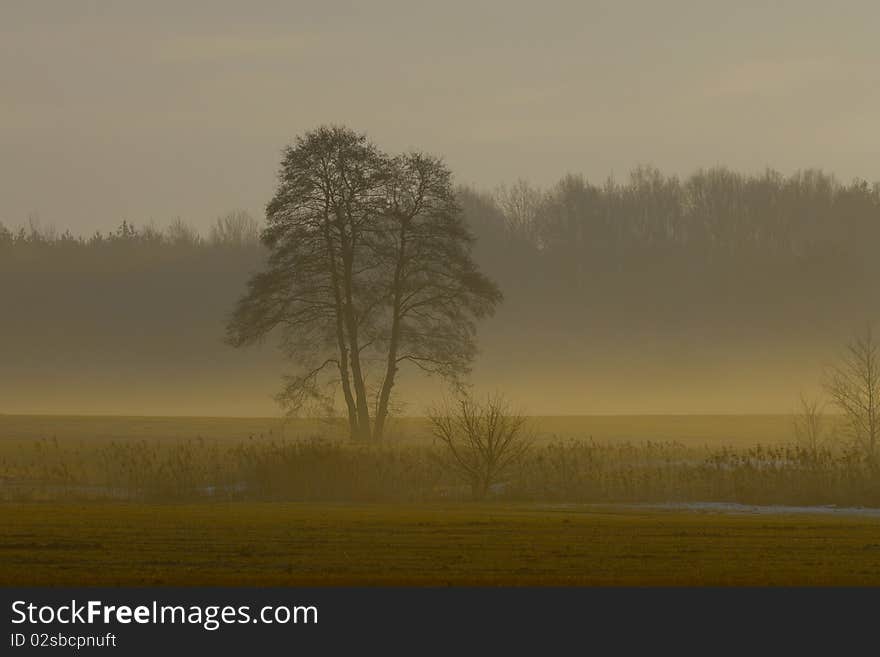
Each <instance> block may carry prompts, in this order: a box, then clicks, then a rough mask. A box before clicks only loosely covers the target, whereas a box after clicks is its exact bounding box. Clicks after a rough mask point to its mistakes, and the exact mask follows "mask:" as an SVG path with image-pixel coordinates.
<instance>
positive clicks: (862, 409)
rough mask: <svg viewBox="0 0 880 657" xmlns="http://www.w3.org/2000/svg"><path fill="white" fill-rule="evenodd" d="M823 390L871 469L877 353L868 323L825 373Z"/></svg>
mask: <svg viewBox="0 0 880 657" xmlns="http://www.w3.org/2000/svg"><path fill="white" fill-rule="evenodd" d="M825 389H826V390H827V392H828V394H829V395H830V397H831V400H832V401H833V403H834V405H835V406H837V408H838V409H840V411H841V412H842V413H843V415H844V417H845V419H846V428H847V431H848V434H849V437H850V438H851V439H852V441H853V443H854V444H855V446H856V447H857V448H858V449H859V450H860V451H861V453H862V454H863V455H864V457H865V460H866V461H867V462H868V464H869V465H870V466H871V467H872V468H876V467H877V465H878V459H877V457H878V454H877V448H878V441H880V353H878V344H877V341H876V339H875V338H874V332H873V330H872V328H871V326H868V327H867V328H866V329H865V332H864V333H863V334H861V335H857V336H856V337H854V338H853V339H852V340H851V341H850V343H849V344H848V345H847V347H846V352H845V354H844V356H843V357H842V358H841V360H840V362H839V363H838V364H836V365H834V366H833V367H832V368H831V369H830V370H829V371H828V375H827V380H826V382H825Z"/></svg>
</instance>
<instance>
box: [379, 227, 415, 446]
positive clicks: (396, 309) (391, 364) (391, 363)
mask: <svg viewBox="0 0 880 657" xmlns="http://www.w3.org/2000/svg"><path fill="white" fill-rule="evenodd" d="M406 227H407V226H406V221H402V222H401V224H400V248H399V249H398V252H397V263H396V265H395V268H394V282H393V284H392V285H393V290H394V301H393V304H392V311H391V312H392V320H391V335H390V338H389V341H388V360H387V362H386V365H385V378H384V379H383V381H382V390H381V392H380V393H379V406H378V408H377V409H376V425H375V427H374V428H373V440H374V441H376V442H379V441H381V440H382V434H383V433H384V431H385V420H386V418H387V417H388V402H389V401H390V399H391V389H392V388H393V387H394V379H395V377H396V376H397V352H398V347H399V346H400V324H401V322H400V314H401V312H400V311H401V308H400V306H401V303H402V300H403V289H402V287H403V267H404V262H405V259H406Z"/></svg>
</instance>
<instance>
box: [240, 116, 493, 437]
mask: <svg viewBox="0 0 880 657" xmlns="http://www.w3.org/2000/svg"><path fill="white" fill-rule="evenodd" d="M267 219H268V226H267V228H266V229H265V230H264V232H263V242H264V243H265V245H266V246H267V247H268V248H269V251H270V255H269V259H268V265H267V267H266V269H265V270H264V271H262V272H260V273H258V274H257V275H255V276H254V277H253V278H252V279H251V280H250V282H249V284H248V291H247V293H246V294H245V296H244V297H243V298H242V299H241V300H240V301H239V303H238V305H237V307H236V309H235V311H234V313H233V316H232V318H231V320H230V322H229V325H228V341H229V342H230V343H231V344H233V345H235V346H242V345H246V344H250V343H253V342H256V341H258V340H261V339H263V338H265V337H266V336H267V335H268V334H269V333H270V332H272V331H273V330H275V329H279V330H280V333H281V339H282V346H283V348H284V350H285V351H286V353H287V354H288V355H289V356H290V357H291V358H292V359H293V360H294V361H296V362H297V364H298V366H299V371H298V372H297V373H296V374H294V375H292V376H289V377H287V378H286V380H285V386H284V389H283V391H282V393H281V394H280V395H279V398H280V400H281V401H282V402H283V403H284V404H285V405H286V406H287V407H288V408H289V409H290V410H291V411H292V412H297V411H300V410H302V409H303V408H304V406H305V405H306V404H307V402H309V401H311V400H318V401H321V402H323V403H329V402H331V401H332V399H333V398H334V397H335V396H336V394H337V392H339V391H341V395H342V398H343V400H344V402H345V407H346V410H347V414H348V423H349V430H350V434H351V436H352V438H354V439H357V440H370V439H372V440H376V441H378V440H380V439H381V438H382V434H383V431H384V427H385V421H386V419H387V416H388V411H389V402H390V399H391V394H392V390H393V388H394V385H395V382H396V380H397V373H398V370H399V368H400V366H401V365H402V364H404V363H411V364H413V365H415V366H417V367H419V368H421V369H422V370H424V371H426V372H430V373H434V374H438V375H440V376H443V377H445V378H447V379H449V380H451V381H457V380H458V379H459V377H461V376H462V375H463V374H465V373H466V372H467V371H468V368H469V365H470V363H471V361H472V359H473V357H474V355H475V351H476V348H475V333H476V330H475V321H476V320H477V319H479V318H481V317H484V316H486V315H487V314H489V313H491V312H492V311H493V309H494V307H495V305H496V304H497V303H498V302H499V301H500V300H501V293H500V292H499V291H498V288H497V287H496V286H495V284H494V283H492V282H491V281H490V280H489V279H488V278H486V277H485V276H484V275H483V274H481V273H480V271H479V270H478V268H477V266H476V265H475V264H474V262H473V260H472V258H471V253H470V252H471V246H472V242H473V238H472V236H471V235H470V233H469V232H468V230H467V228H466V227H465V224H464V222H463V221H462V219H461V216H460V211H459V208H458V206H457V205H456V203H455V194H454V191H453V188H452V184H451V174H450V173H449V170H448V169H447V168H446V167H445V165H444V164H443V163H442V162H441V161H440V160H439V159H437V158H434V157H432V156H429V155H424V154H420V153H411V154H407V155H402V156H397V157H390V156H388V155H386V154H384V153H382V152H381V151H380V150H379V149H378V148H377V147H376V146H375V145H373V144H372V143H370V142H369V141H368V140H367V139H366V137H365V136H364V135H360V134H357V133H355V132H353V131H352V130H349V129H347V128H343V127H322V128H319V129H317V130H315V131H312V132H309V133H307V134H306V135H304V136H302V137H300V138H298V139H297V141H296V143H295V144H294V145H293V146H291V147H289V148H288V149H287V150H286V151H285V154H284V159H283V162H282V167H281V172H280V176H279V185H278V189H277V191H276V194H275V196H274V198H273V199H272V201H270V203H269V205H268V207H267ZM373 370H376V371H373ZM373 379H375V380H377V381H378V384H376V385H373V384H372V383H371V382H372V380H373Z"/></svg>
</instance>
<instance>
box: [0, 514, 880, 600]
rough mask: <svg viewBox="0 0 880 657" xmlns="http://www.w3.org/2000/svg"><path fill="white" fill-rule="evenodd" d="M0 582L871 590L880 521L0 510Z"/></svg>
mask: <svg viewBox="0 0 880 657" xmlns="http://www.w3.org/2000/svg"><path fill="white" fill-rule="evenodd" d="M0 508H2V525H0V585H4V586H11V585H111V586H112V585H256V586H267V585H278V586H297V585H301V586H307V585H418V586H421V585H431V586H447V585H454V586H460V585H806V584H817V585H880V519H878V518H875V517H865V516H857V515H853V516H848V515H829V514H825V515H810V514H804V513H798V514H793V515H784V514H783V515H770V516H768V515H749V514H730V513H721V512H695V511H684V512H682V511H677V510H657V509H633V508H626V507H601V506H581V507H570V506H569V507H552V506H534V505H509V504H508V505H498V504H482V505H468V504H462V505H454V506H453V505H421V506H400V505H394V506H389V505H332V504H320V505H315V504H282V503H230V504H222V503H203V504H193V505H167V504H166V505H142V504H137V505H134V504H122V503H111V502H106V503H89V504H64V503H7V504H3V505H2V507H0Z"/></svg>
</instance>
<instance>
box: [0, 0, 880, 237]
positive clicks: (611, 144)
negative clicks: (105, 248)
mask: <svg viewBox="0 0 880 657" xmlns="http://www.w3.org/2000/svg"><path fill="white" fill-rule="evenodd" d="M878 25H880V3H878V2H877V1H876V0H866V1H850V2H836V3H832V2H828V1H827V0H821V1H819V0H797V1H791V2H771V1H770V0H762V1H760V2H747V1H744V0H736V1H733V0H728V1H726V2H708V1H694V2H673V1H666V2H653V1H650V2H649V1H643V2H622V1H620V0H615V1H613V2H612V1H608V2H587V1H584V0H581V1H578V2H552V1H550V2H512V1H506V0H492V1H487V2H480V1H479V0H468V1H466V2H459V1H453V0H445V1H443V2H431V3H422V2H412V1H409V2H404V1H401V2H384V1H375V0H372V1H370V2H331V1H327V0H322V1H319V2H304V1H301V0H287V1H285V2H253V1H252V2H241V1H238V2H228V1H219V0H210V1H209V0H198V1H196V0H193V1H189V2H181V1H176V2H165V1H159V0H152V1H150V2H126V1H122V0H119V1H114V2H111V1H109V0H108V1H106V2H97V1H88V0H77V1H76V2H70V1H69V0H57V1H54V2H50V1H44V0H21V1H19V0H2V3H0V221H2V222H4V223H6V224H7V225H17V224H21V223H24V222H25V221H26V220H27V217H28V215H29V214H30V213H35V214H36V215H38V216H39V217H40V219H41V221H42V223H43V224H44V225H49V224H54V225H55V226H57V227H58V228H60V229H64V228H68V227H69V228H71V229H73V230H74V231H76V232H90V231H92V230H94V229H96V228H100V229H107V228H110V227H113V226H115V225H117V224H118V223H119V222H120V221H121V220H122V219H123V218H127V219H129V220H132V221H134V222H135V223H137V224H140V223H144V222H147V221H149V220H151V219H152V220H155V221H156V222H157V223H159V224H164V223H167V222H168V220H169V219H171V218H173V217H175V216H178V215H179V216H181V217H183V218H184V219H186V220H188V221H191V222H193V223H195V224H197V225H199V226H205V225H206V224H207V223H208V222H209V221H210V220H211V219H212V218H213V217H215V216H216V215H218V214H220V213H222V212H224V211H226V210H228V209H232V208H236V207H243V208H246V209H249V210H251V211H252V212H254V213H255V214H258V215H260V214H261V213H262V208H263V206H264V204H265V202H266V201H267V200H268V198H269V196H270V195H271V193H272V189H273V186H274V182H275V181H274V176H275V170H276V166H277V163H278V159H279V155H280V151H281V148H282V147H283V146H284V145H285V144H286V143H288V142H289V141H290V140H291V139H292V138H293V137H294V136H295V135H297V134H298V133H301V132H302V131H304V130H307V129H309V128H312V127H314V126H316V125H318V124H320V123H324V122H342V123H346V124H348V125H350V126H351V127H354V128H356V129H359V130H364V131H367V132H368V133H369V134H370V135H371V136H372V137H373V138H374V139H375V140H376V141H377V142H379V143H380V145H382V146H384V147H386V148H388V149H392V150H400V149H406V148H420V149H424V150H429V151H433V152H437V153H440V154H443V155H445V157H446V158H447V161H448V162H449V164H450V165H451V166H452V168H453V170H454V171H455V172H456V174H457V179H458V180H459V181H460V182H470V183H475V184H477V185H479V186H481V187H492V186H494V185H496V184H498V183H500V182H502V181H510V180H512V179H515V178H517V177H524V178H527V179H530V180H532V181H534V182H537V183H541V184H546V183H550V182H552V181H554V180H555V179H557V178H558V177H560V176H561V175H562V174H564V173H566V172H569V171H576V172H583V173H585V174H586V175H587V176H589V177H591V178H594V179H599V180H601V179H604V178H605V177H606V176H607V175H608V174H609V173H612V172H613V173H615V174H616V175H618V176H621V175H624V174H626V172H627V171H628V170H629V169H631V168H632V167H633V166H634V165H636V164H639V163H646V164H654V165H656V166H658V167H660V168H661V169H664V170H666V171H672V172H678V173H688V172H690V171H691V170H693V169H695V168H697V167H700V166H711V165H715V164H719V163H723V164H727V165H729V166H732V167H735V168H738V169H745V170H760V169H763V168H764V167H766V166H770V167H774V168H778V169H780V170H782V171H783V172H790V171H792V170H795V169H798V168H804V167H822V168H824V169H826V170H830V171H834V172H835V173H837V174H838V175H839V176H840V177H841V178H843V179H845V180H846V179H850V178H852V177H856V176H858V177H862V178H867V179H869V180H877V179H880V158H878V154H880V129H878V127H877V125H878V124H877V122H878V117H880V38H878Z"/></svg>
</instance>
